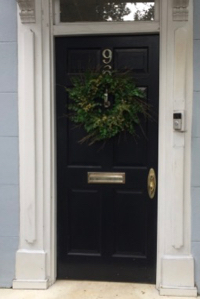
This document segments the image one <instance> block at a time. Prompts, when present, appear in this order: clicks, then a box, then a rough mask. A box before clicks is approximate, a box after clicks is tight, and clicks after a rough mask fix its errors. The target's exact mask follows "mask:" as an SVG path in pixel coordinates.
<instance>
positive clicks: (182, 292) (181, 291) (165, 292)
mask: <svg viewBox="0 0 200 299" xmlns="http://www.w3.org/2000/svg"><path fill="white" fill-rule="evenodd" d="M159 293H160V295H161V296H177V297H197V288H195V287H194V288H182V287H181V288H176V289H175V288H174V289H172V288H170V287H169V288H167V287H162V286H161V287H160V292H159Z"/></svg>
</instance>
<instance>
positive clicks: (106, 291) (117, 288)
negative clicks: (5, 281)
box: [0, 280, 199, 299]
mask: <svg viewBox="0 0 200 299" xmlns="http://www.w3.org/2000/svg"><path fill="white" fill-rule="evenodd" d="M167 298H169V299H181V298H182V299H187V298H189V297H168V296H164V297H161V296H159V293H158V291H157V290H156V289H155V285H147V284H137V283H115V282H91V281H70V280H68V281H67V280H58V281H56V283H55V284H54V285H53V286H51V287H50V288H49V289H48V290H40V291H36V290H33V291H31V290H12V289H0V299H167ZM190 298H191V297H190ZM198 298H199V297H198Z"/></svg>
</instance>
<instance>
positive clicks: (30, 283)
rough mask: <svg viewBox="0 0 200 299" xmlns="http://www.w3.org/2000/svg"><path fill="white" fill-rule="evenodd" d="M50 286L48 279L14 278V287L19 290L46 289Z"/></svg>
mask: <svg viewBox="0 0 200 299" xmlns="http://www.w3.org/2000/svg"><path fill="white" fill-rule="evenodd" d="M48 287H49V281H48V279H47V280H13V289H18V290H22V289H24V290H46V289H48Z"/></svg>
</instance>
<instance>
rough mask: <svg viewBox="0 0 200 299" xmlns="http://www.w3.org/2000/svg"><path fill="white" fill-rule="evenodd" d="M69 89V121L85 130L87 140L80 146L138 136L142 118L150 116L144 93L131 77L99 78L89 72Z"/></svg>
mask: <svg viewBox="0 0 200 299" xmlns="http://www.w3.org/2000/svg"><path fill="white" fill-rule="evenodd" d="M72 83H73V87H72V88H67V89H66V90H67V92H68V94H69V98H70V103H69V105H68V110H69V111H70V114H69V118H70V120H71V121H73V122H74V123H76V124H77V125H80V126H83V127H84V129H85V131H86V133H87V134H86V136H85V137H83V138H82V139H81V140H80V141H79V142H81V143H82V142H84V141H88V143H89V145H91V144H93V143H95V142H97V141H101V140H103V141H106V140H108V139H110V138H112V137H114V136H116V135H117V134H119V133H121V132H124V131H127V132H129V133H130V134H131V135H133V136H135V135H136V126H137V125H140V117H141V115H144V116H147V115H148V110H149V107H148V104H147V102H146V101H145V97H146V96H145V93H144V92H143V91H142V90H141V89H140V88H138V87H137V86H136V83H135V82H134V80H133V78H132V77H131V76H130V74H129V73H123V74H119V73H118V74H117V73H116V72H111V73H105V74H97V73H91V72H87V73H86V74H85V75H84V76H82V77H75V78H73V79H72Z"/></svg>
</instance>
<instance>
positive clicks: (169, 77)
mask: <svg viewBox="0 0 200 299" xmlns="http://www.w3.org/2000/svg"><path fill="white" fill-rule="evenodd" d="M175 2H176V6H178V5H179V8H180V10H181V8H183V7H182V6H184V8H185V9H186V8H187V9H188V11H189V16H188V21H185V22H180V20H176V19H174V16H173V13H172V12H173V9H174V6H175ZM161 3H162V5H161V17H160V21H161V52H160V55H161V61H160V65H161V70H160V77H161V80H160V91H161V93H160V109H161V110H160V125H159V129H160V136H159V140H160V145H159V153H160V160H159V161H160V163H159V167H160V171H159V175H160V177H159V180H160V184H159V190H158V198H159V199H158V263H157V265H158V267H157V287H158V289H159V290H160V294H161V295H171V296H196V295H197V290H196V287H195V285H194V260H193V257H192V256H191V248H190V243H191V236H190V230H191V219H190V205H191V203H190V201H191V198H190V162H189V160H190V148H191V144H190V140H191V115H192V109H191V107H192V30H193V28H192V22H193V20H192V1H190V3H189V1H182V2H181V1H173V0H168V1H165V0H162V1H161ZM188 4H189V6H188ZM177 8H178V7H177ZM182 21H183V19H182ZM179 110H184V111H185V112H186V113H185V117H186V130H185V131H184V132H177V131H174V130H173V112H174V111H179ZM163 141H164V144H163Z"/></svg>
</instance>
